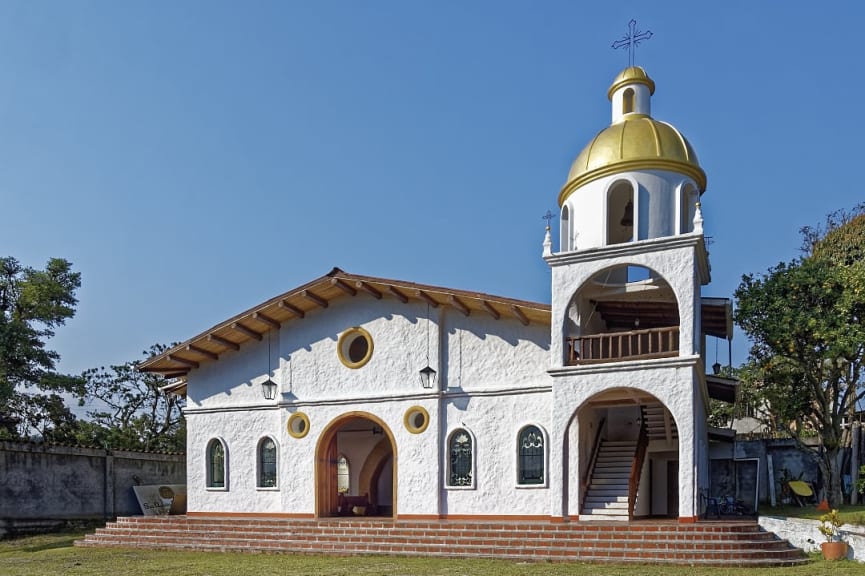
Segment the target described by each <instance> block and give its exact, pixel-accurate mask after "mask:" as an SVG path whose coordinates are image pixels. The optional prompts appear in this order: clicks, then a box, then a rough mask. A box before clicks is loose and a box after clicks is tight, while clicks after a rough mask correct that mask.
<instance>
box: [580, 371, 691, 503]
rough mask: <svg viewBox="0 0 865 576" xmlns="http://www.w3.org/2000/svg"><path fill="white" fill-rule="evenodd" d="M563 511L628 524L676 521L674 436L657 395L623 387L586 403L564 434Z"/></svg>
mask: <svg viewBox="0 0 865 576" xmlns="http://www.w3.org/2000/svg"><path fill="white" fill-rule="evenodd" d="M565 443H566V450H565V454H567V455H568V456H567V458H566V460H565V461H564V466H565V470H564V476H565V478H567V485H568V491H567V493H565V494H564V495H563V496H564V498H565V507H564V508H565V509H566V510H567V511H568V514H569V515H571V516H576V515H579V516H580V518H581V519H583V518H584V517H595V518H600V519H605V518H606V519H610V520H630V519H634V518H640V517H649V516H656V517H657V516H668V517H672V518H676V517H678V516H679V494H678V488H679V470H678V463H679V444H680V443H679V432H678V426H677V424H676V419H675V418H674V416H673V414H672V413H671V411H670V409H669V408H668V407H667V406H666V405H665V404H664V403H663V402H662V401H661V400H659V399H658V398H657V397H656V396H654V395H652V394H650V393H648V392H646V391H644V390H642V389H640V388H639V385H638V384H629V383H623V385H622V386H621V387H618V388H611V389H608V390H605V391H604V392H601V393H598V394H596V395H594V396H592V397H590V398H589V399H588V400H586V401H585V402H584V403H583V404H582V405H581V406H580V407H579V408H578V409H577V410H576V411H575V412H574V414H573V416H572V417H571V419H570V420H569V422H568V425H567V430H566V433H565Z"/></svg>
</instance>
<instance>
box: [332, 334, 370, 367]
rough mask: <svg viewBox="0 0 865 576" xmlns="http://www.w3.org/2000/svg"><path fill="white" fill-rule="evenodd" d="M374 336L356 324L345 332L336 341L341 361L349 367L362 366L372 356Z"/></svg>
mask: <svg viewBox="0 0 865 576" xmlns="http://www.w3.org/2000/svg"><path fill="white" fill-rule="evenodd" d="M372 348H373V346H372V336H370V335H369V332H367V331H366V330H364V329H363V328H359V327H357V326H355V327H354V328H349V329H348V330H346V331H345V332H343V333H342V334H341V335H340V337H339V341H337V343H336V353H337V355H338V356H339V361H340V362H342V363H343V364H344V365H345V366H346V367H348V368H360V367H361V366H363V365H365V364H366V363H367V362H369V359H370V358H372Z"/></svg>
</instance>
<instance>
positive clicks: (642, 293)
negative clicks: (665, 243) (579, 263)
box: [563, 264, 680, 365]
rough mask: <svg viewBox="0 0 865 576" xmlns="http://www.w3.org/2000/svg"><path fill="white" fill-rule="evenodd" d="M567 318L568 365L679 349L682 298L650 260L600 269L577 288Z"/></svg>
mask: <svg viewBox="0 0 865 576" xmlns="http://www.w3.org/2000/svg"><path fill="white" fill-rule="evenodd" d="M563 322H564V331H563V333H564V335H565V346H564V347H563V350H564V356H565V357H564V359H563V360H564V363H565V364H566V365H577V364H593V363H604V362H619V361H625V360H642V359H648V358H662V357H670V356H677V355H678V354H679V323H680V316H679V304H678V301H677V298H676V294H675V292H674V290H673V288H672V286H671V285H670V283H669V282H667V280H666V279H665V278H664V277H663V276H661V275H660V274H658V273H657V272H656V271H654V270H652V269H650V268H647V267H645V266H639V265H633V264H622V265H618V266H612V267H609V268H605V269H603V270H601V271H599V272H596V273H595V274H594V275H593V276H592V277H591V278H590V279H589V280H587V281H586V282H584V283H583V284H582V285H581V286H580V287H579V289H578V290H577V291H576V292H575V293H574V296H573V297H572V298H571V301H570V303H569V305H568V306H567V308H566V317H565V318H564V319H563Z"/></svg>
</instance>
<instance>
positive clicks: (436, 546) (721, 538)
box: [76, 516, 807, 566]
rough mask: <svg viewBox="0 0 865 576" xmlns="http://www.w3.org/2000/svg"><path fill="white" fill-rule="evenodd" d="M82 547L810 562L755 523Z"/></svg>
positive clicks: (300, 527) (434, 526) (131, 523)
mask: <svg viewBox="0 0 865 576" xmlns="http://www.w3.org/2000/svg"><path fill="white" fill-rule="evenodd" d="M76 545H79V546H91V547H96V546H126V547H137V548H160V549H178V550H226V551H227V550H237V551H273V552H287V553H300V554H306V553H319V554H321V553H325V554H328V553H330V554H392V555H400V556H449V557H491V558H492V557H495V558H505V559H514V560H522V561H525V560H544V561H550V560H552V561H556V560H558V561H575V560H579V561H591V562H643V563H684V564H701V565H711V564H715V565H724V566H733V565H736V566H772V565H791V564H798V563H802V562H806V561H807V558H806V557H805V556H804V554H803V553H802V552H801V551H800V550H798V549H797V548H793V547H792V546H790V544H789V543H788V542H787V541H785V540H780V539H778V538H777V537H776V536H775V535H774V534H772V533H770V532H764V531H762V530H761V529H760V528H759V527H758V526H757V524H756V522H753V521H733V522H706V523H697V524H690V525H679V524H672V523H670V524H667V523H651V522H649V521H646V522H615V521H602V520H601V521H594V522H587V523H581V522H574V523H561V524H558V523H556V524H554V523H548V522H483V521H450V520H442V521H400V520H391V519H371V518H348V519H339V520H329V519H327V520H314V519H260V518H195V517H193V518H188V517H185V516H174V517H131V518H120V519H118V521H117V522H114V523H111V524H108V525H107V526H106V527H105V528H101V529H98V530H97V531H96V533H94V534H90V535H88V536H87V537H86V538H85V539H84V540H82V541H79V542H76Z"/></svg>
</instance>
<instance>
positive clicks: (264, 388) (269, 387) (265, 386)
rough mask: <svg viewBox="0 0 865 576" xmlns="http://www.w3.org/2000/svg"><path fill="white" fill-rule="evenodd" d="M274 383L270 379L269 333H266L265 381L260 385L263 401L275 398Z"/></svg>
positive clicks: (275, 386)
mask: <svg viewBox="0 0 865 576" xmlns="http://www.w3.org/2000/svg"><path fill="white" fill-rule="evenodd" d="M276 388H277V385H276V382H274V381H273V380H271V379H270V331H268V332H267V380H265V381H264V382H262V383H261V393H262V394H264V399H265V400H273V399H274V398H276Z"/></svg>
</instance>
